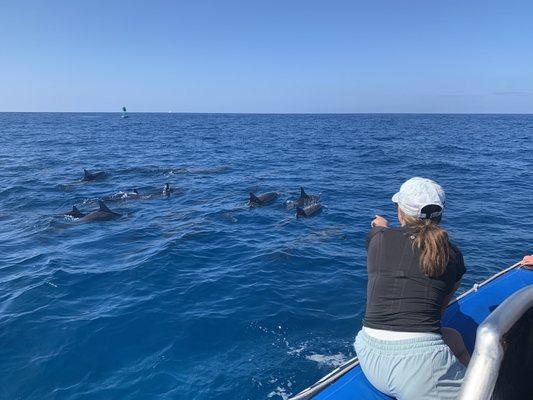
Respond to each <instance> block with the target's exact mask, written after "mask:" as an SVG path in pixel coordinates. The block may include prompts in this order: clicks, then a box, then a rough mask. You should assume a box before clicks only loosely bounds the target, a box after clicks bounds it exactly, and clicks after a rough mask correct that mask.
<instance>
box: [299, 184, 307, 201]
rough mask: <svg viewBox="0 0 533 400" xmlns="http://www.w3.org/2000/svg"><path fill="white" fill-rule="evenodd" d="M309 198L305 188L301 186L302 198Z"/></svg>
mask: <svg viewBox="0 0 533 400" xmlns="http://www.w3.org/2000/svg"><path fill="white" fill-rule="evenodd" d="M306 197H307V193H305V190H304V187H303V186H300V198H301V199H305V198H306Z"/></svg>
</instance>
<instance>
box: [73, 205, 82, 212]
mask: <svg viewBox="0 0 533 400" xmlns="http://www.w3.org/2000/svg"><path fill="white" fill-rule="evenodd" d="M72 212H76V213H78V212H80V210H78V207H76V206H72Z"/></svg>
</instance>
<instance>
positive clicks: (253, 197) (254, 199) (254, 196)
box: [250, 192, 261, 203]
mask: <svg viewBox="0 0 533 400" xmlns="http://www.w3.org/2000/svg"><path fill="white" fill-rule="evenodd" d="M250 201H252V202H257V203H259V202H261V200H259V198H258V197H257V196H256V195H255V194H253V193H252V192H250Z"/></svg>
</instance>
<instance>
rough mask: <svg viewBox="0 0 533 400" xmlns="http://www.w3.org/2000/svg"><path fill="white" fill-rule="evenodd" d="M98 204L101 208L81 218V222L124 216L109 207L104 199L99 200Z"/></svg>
mask: <svg viewBox="0 0 533 400" xmlns="http://www.w3.org/2000/svg"><path fill="white" fill-rule="evenodd" d="M98 205H99V206H100V208H99V209H98V210H97V211H93V212H92V213H89V214H87V215H85V216H84V217H82V218H80V222H92V221H107V220H110V219H115V218H119V217H121V216H122V214H119V213H116V212H114V211H111V210H110V209H109V208H107V206H106V205H105V204H104V202H103V201H102V200H98Z"/></svg>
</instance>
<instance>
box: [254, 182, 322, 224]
mask: <svg viewBox="0 0 533 400" xmlns="http://www.w3.org/2000/svg"><path fill="white" fill-rule="evenodd" d="M278 196H279V193H277V192H266V193H261V194H257V195H256V194H254V193H250V200H249V201H248V204H249V205H250V207H259V206H265V205H268V204H271V203H273V202H274V201H275V200H276V199H277V198H278ZM319 200H320V196H318V195H312V194H307V193H305V190H304V188H303V187H300V197H299V198H298V199H296V200H294V201H292V202H291V203H292V205H293V206H294V207H296V218H309V217H313V216H315V215H317V214H318V213H320V212H321V211H322V209H323V206H322V204H320V203H319Z"/></svg>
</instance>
